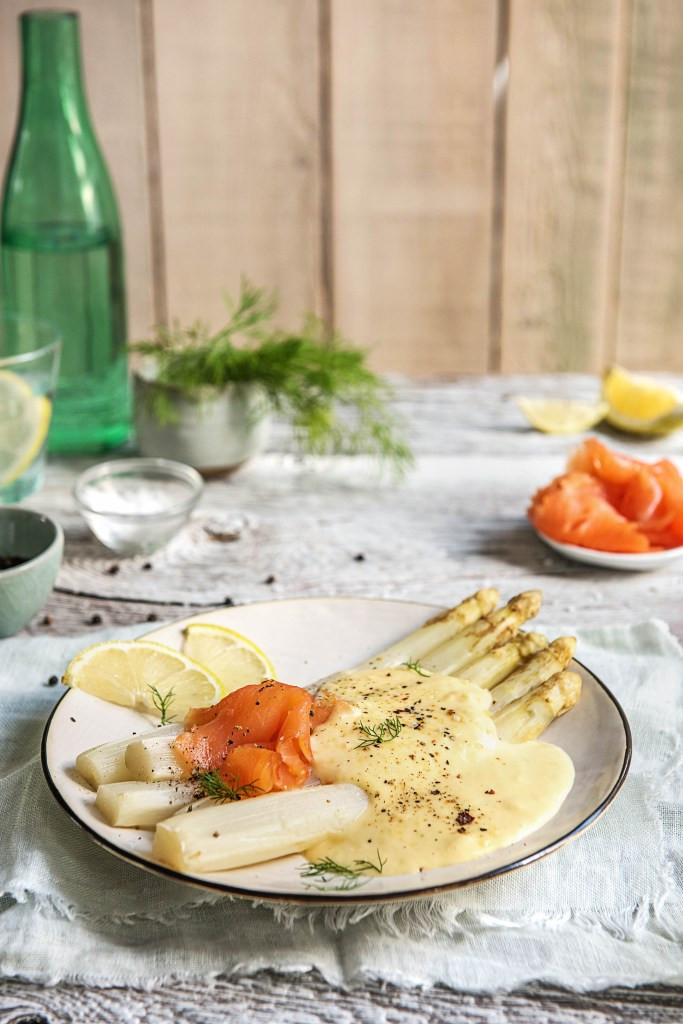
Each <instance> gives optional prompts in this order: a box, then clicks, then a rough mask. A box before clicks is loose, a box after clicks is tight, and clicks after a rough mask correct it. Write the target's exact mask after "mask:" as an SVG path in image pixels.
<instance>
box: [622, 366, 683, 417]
mask: <svg viewBox="0 0 683 1024" xmlns="http://www.w3.org/2000/svg"><path fill="white" fill-rule="evenodd" d="M602 397H603V398H604V399H605V401H606V402H607V404H608V406H609V409H608V412H607V421H608V423H610V424H611V425H612V426H613V427H617V428H618V429H620V430H625V431H627V432H628V433H630V434H668V433H670V432H671V431H672V430H676V428H677V427H680V426H681V425H682V424H683V395H681V393H680V392H679V391H677V390H676V389H675V388H672V387H667V386H666V385H665V384H660V383H659V381H656V380H654V378H652V377H643V376H641V375H639V374H634V373H629V372H628V370H624V369H623V368H622V367H620V366H613V367H611V368H610V369H609V370H608V371H607V372H606V374H605V376H604V378H603V383H602Z"/></svg>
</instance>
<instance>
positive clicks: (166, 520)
mask: <svg viewBox="0 0 683 1024" xmlns="http://www.w3.org/2000/svg"><path fill="white" fill-rule="evenodd" d="M203 489H204V484H203V481H202V478H201V476H200V475H199V473H198V472H197V471H196V470H195V469H192V467H191V466H185V465H184V464H183V463H182V462H173V461H171V460H170V459H113V460H112V461H111V462H101V463H99V464H98V465H96V466H91V467H90V469H86V471H85V472H84V473H81V475H80V476H79V478H78V480H77V481H76V484H75V487H74V491H73V494H74V499H75V501H76V504H77V505H78V508H79V510H80V512H81V515H82V516H83V518H84V519H85V521H86V523H87V524H88V526H89V527H90V529H91V530H92V532H93V533H94V534H95V536H96V537H97V539H98V540H100V541H101V542H102V543H103V544H104V545H105V547H108V548H109V549H110V550H111V551H115V552H116V553H117V554H118V555H150V554H152V552H153V551H158V550H159V548H161V547H163V546H164V544H167V543H168V542H169V540H171V538H172V537H174V536H175V534H176V533H178V531H179V530H180V529H181V528H182V526H183V525H184V524H185V522H186V521H187V519H188V517H189V515H190V512H191V511H192V509H193V508H194V507H195V505H196V504H197V502H198V501H199V498H200V497H201V493H202V490H203Z"/></svg>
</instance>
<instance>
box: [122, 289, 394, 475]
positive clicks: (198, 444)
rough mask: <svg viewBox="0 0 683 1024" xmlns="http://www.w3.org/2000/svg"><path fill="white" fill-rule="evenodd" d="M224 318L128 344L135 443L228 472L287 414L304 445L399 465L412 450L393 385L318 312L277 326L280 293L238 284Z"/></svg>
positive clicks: (159, 330) (210, 469) (210, 470)
mask: <svg viewBox="0 0 683 1024" xmlns="http://www.w3.org/2000/svg"><path fill="white" fill-rule="evenodd" d="M228 303H229V306H230V307H231V312H230V318H229V320H228V322H227V324H226V325H225V326H224V327H222V328H221V329H220V330H219V331H216V332H215V333H211V332H210V331H209V329H208V328H207V327H206V325H204V324H202V323H201V322H198V323H195V324H194V325H193V326H192V327H189V328H181V327H180V326H179V325H178V324H175V325H174V326H173V327H171V328H167V327H158V328H156V331H155V336H154V338H153V339H152V340H151V341H140V342H136V343H135V344H133V345H132V346H131V347H132V350H133V351H134V352H136V353H138V354H139V356H140V357H141V358H140V360H139V364H138V366H137V368H136V372H135V381H134V382H135V408H136V428H137V437H138V447H139V448H140V451H141V452H142V454H143V455H154V456H163V457H166V458H174V459H179V460H180V461H182V462H186V463H189V464H190V465H192V466H194V467H195V468H196V469H199V470H201V471H202V472H203V473H205V474H210V473H217V472H225V471H226V470H230V469H234V468H235V467H236V466H238V465H239V464H240V463H242V462H244V461H245V460H246V459H248V458H249V457H250V456H251V455H253V454H255V453H256V452H257V451H259V450H260V448H261V447H262V446H263V444H264V442H265V439H266V436H267V428H268V417H269V414H270V413H271V412H274V413H276V414H279V415H280V416H282V417H283V418H285V419H287V420H288V421H289V422H290V423H291V425H292V428H293V430H294V434H295V437H296V440H297V442H298V445H299V447H300V449H301V450H302V451H304V452H308V453H312V454H327V453H348V454H369V455H374V456H377V457H379V458H380V459H382V460H384V461H388V462H390V463H391V464H392V465H393V466H394V467H395V468H396V469H398V470H399V471H401V470H403V469H405V468H406V467H407V466H408V465H409V464H410V462H411V459H412V456H411V453H410V449H409V448H408V446H407V445H406V443H405V442H404V441H403V440H402V439H401V438H400V437H399V436H398V435H397V421H396V417H395V415H394V414H393V412H392V411H391V409H390V405H389V401H390V398H391V389H390V388H389V387H388V386H387V384H386V383H385V382H384V381H383V380H382V379H381V378H380V377H378V376H377V375H376V374H375V373H373V372H372V371H371V370H370V369H369V368H368V366H367V365H366V356H365V353H364V352H363V351H362V350H360V349H358V348H355V347H353V346H352V345H350V344H349V343H348V342H346V341H344V340H343V339H342V338H341V337H339V336H338V335H336V334H335V335H333V336H331V337H330V336H329V335H328V332H327V330H326V328H325V325H324V324H323V323H322V321H320V320H319V319H317V318H316V317H312V316H308V317H306V318H305V319H304V322H303V324H302V327H301V330H300V331H298V332H288V331H283V330H280V329H278V328H276V327H275V326H274V324H273V317H274V314H275V311H276V305H277V303H276V298H275V296H274V295H273V294H272V293H267V292H266V291H265V290H263V289H259V288H254V287H253V286H252V285H251V284H249V283H248V282H243V284H242V289H241V292H240V295H239V299H238V300H237V302H236V303H234V304H233V303H231V302H230V300H228Z"/></svg>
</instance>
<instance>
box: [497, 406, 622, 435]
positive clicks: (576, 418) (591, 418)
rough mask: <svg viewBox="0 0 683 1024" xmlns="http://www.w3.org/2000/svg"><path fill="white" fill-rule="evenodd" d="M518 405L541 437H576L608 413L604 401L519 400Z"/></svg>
mask: <svg viewBox="0 0 683 1024" xmlns="http://www.w3.org/2000/svg"><path fill="white" fill-rule="evenodd" d="M517 405H518V406H519V408H520V409H521V410H522V412H523V413H524V415H525V416H526V418H527V419H528V420H529V423H531V425H532V427H535V428H536V430H542V431H543V433H544V434H578V433H579V432H580V431H582V430H590V428H591V427H594V426H595V424H596V423H599V422H600V420H603V419H604V418H605V416H606V414H607V410H608V406H607V403H606V402H580V401H576V400H574V399H569V398H524V397H522V398H518V399H517Z"/></svg>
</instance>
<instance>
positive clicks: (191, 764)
mask: <svg viewBox="0 0 683 1024" xmlns="http://www.w3.org/2000/svg"><path fill="white" fill-rule="evenodd" d="M330 712H331V704H330V700H329V698H328V697H325V698H321V699H316V700H315V701H314V700H313V698H312V697H311V695H310V694H309V693H307V692H306V691H305V690H302V689H301V687H299V686H290V685H288V684H287V683H280V682H277V681H276V680H274V679H266V680H264V681H263V682H262V683H257V684H253V685H251V686H242V687H241V688H240V689H238V690H234V691H233V692H232V693H230V694H228V696H227V697H224V698H223V700H221V701H219V702H218V704H215V705H214V706H213V707H210V708H193V709H191V710H190V711H189V712H188V714H187V716H186V718H185V722H184V727H185V731H184V732H182V733H181V734H180V735H179V736H178V737H177V739H176V740H175V743H174V748H175V750H176V753H177V754H178V756H179V757H180V759H181V760H182V762H183V763H184V764H185V766H186V767H187V769H188V770H189V771H190V773H192V772H198V771H208V772H212V771H218V772H219V774H220V775H221V777H223V778H224V779H225V780H226V781H228V782H230V784H231V785H232V784H233V783H235V782H236V783H237V784H238V787H239V786H247V787H253V788H254V790H255V791H256V790H257V791H258V792H260V793H269V792H271V791H272V790H283V789H295V788H297V787H299V786H303V785H304V783H305V782H306V781H307V779H308V778H309V775H310V766H311V761H312V760H313V757H312V753H311V730H312V728H313V726H314V724H320V723H321V722H322V721H324V720H325V719H326V718H327V717H328V716H329V714H330ZM245 795H249V794H245ZM254 795H255V793H254Z"/></svg>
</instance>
